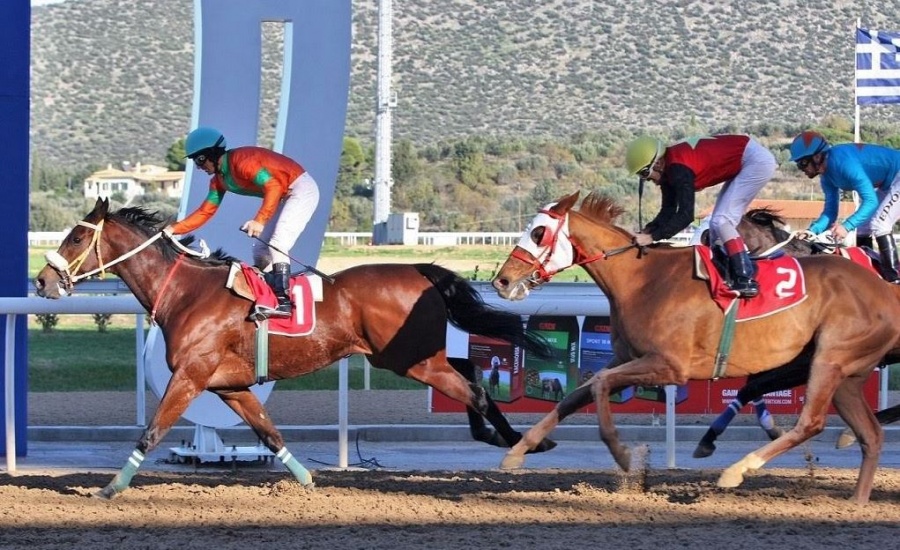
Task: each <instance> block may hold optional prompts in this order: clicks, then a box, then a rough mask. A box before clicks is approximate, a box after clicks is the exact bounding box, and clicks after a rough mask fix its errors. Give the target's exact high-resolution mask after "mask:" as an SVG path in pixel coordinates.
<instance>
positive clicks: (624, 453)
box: [613, 447, 631, 472]
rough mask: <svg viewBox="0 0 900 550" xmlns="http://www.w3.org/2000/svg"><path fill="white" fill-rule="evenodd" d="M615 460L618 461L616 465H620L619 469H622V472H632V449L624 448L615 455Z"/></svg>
mask: <svg viewBox="0 0 900 550" xmlns="http://www.w3.org/2000/svg"><path fill="white" fill-rule="evenodd" d="M613 458H615V459H616V464H618V465H619V468H622V471H624V472H627V471H629V470H631V449H629V448H628V447H622V448H621V449H620V450H619V452H617V453H615V454H614V455H613Z"/></svg>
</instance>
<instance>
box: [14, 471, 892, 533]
mask: <svg viewBox="0 0 900 550" xmlns="http://www.w3.org/2000/svg"><path fill="white" fill-rule="evenodd" d="M854 476H855V473H853V472H848V471H845V470H833V471H832V470H824V469H820V470H817V471H816V472H815V475H814V476H798V475H797V472H796V470H793V471H780V470H766V471H765V472H761V473H759V474H757V475H754V476H752V477H751V478H749V479H748V480H747V481H746V482H745V483H744V485H743V486H742V487H741V488H739V489H719V488H717V487H715V485H714V483H713V482H712V481H710V480H713V479H715V476H714V475H711V474H710V472H705V471H698V470H693V471H679V470H665V471H652V470H649V471H648V470H642V469H639V470H638V471H637V472H635V473H634V474H632V475H631V476H629V477H623V476H621V475H619V474H617V473H615V472H610V471H583V472H579V471H534V470H530V471H528V472H527V473H506V472H499V471H484V472H471V471H467V472H450V471H447V472H428V473H410V472H391V471H370V472H364V473H360V472H353V471H344V472H341V471H319V473H318V474H317V477H316V482H317V486H316V488H315V489H314V490H312V491H307V490H305V489H303V488H301V487H300V486H299V485H298V484H296V483H295V482H293V481H289V480H288V479H286V478H284V477H283V476H273V474H271V473H265V472H263V473H260V472H253V471H248V470H238V471H237V472H234V473H229V472H225V473H222V472H209V473H207V472H202V471H201V472H193V473H190V474H179V473H170V472H143V473H142V474H141V475H140V476H138V477H137V478H136V479H135V481H134V483H133V484H132V488H131V489H130V490H129V491H128V492H126V493H125V494H123V495H121V496H119V497H118V498H117V499H116V500H114V501H112V502H107V501H102V500H99V499H96V498H93V497H91V496H90V492H91V491H92V490H94V489H95V488H96V487H100V486H103V485H105V484H106V483H107V482H108V481H109V474H108V473H66V474H62V475H52V474H47V475H28V476H20V477H8V476H0V547H2V548H4V549H18V548H22V549H26V548H27V549H57V548H59V549H62V548H66V549H69V548H117V549H124V548H173V549H174V548H217V549H222V550H229V549H241V550H243V549H245V548H247V547H250V548H263V547H272V548H323V549H324V548H328V549H332V548H352V549H355V548H360V549H362V548H366V549H369V548H371V549H378V548H387V549H392V550H394V549H398V548H429V549H442V548H447V549H458V548H507V547H521V548H542V549H556V548H559V549H567V550H568V549H571V548H573V547H578V548H591V547H600V548H628V549H640V548H704V547H706V548H713V547H715V548H768V547H773V548H792V549H817V550H818V549H820V548H835V547H845V548H854V549H856V548H860V549H863V548H873V549H874V548H877V549H883V548H892V547H894V546H893V545H894V544H896V538H897V536H898V534H900V471H897V470H886V471H882V472H880V473H879V474H878V476H877V478H876V483H875V486H876V490H875V492H874V493H873V497H872V502H870V503H869V504H868V505H867V506H865V507H860V506H857V505H856V504H853V503H850V502H848V501H847V500H845V499H846V496H847V495H848V494H849V493H850V492H851V491H852V487H853V484H854Z"/></svg>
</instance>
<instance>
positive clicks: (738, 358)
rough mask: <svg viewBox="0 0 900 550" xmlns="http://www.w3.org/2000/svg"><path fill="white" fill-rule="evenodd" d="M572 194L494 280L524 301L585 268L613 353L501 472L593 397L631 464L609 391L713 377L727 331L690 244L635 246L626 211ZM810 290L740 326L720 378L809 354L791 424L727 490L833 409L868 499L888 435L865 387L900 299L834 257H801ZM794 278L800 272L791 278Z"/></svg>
mask: <svg viewBox="0 0 900 550" xmlns="http://www.w3.org/2000/svg"><path fill="white" fill-rule="evenodd" d="M578 195H579V194H578V193H577V192H576V193H574V194H572V195H569V196H567V197H565V198H563V199H561V200H560V201H559V202H557V203H554V204H552V205H550V206H548V207H547V208H545V209H544V210H542V211H541V212H540V213H539V214H538V216H536V217H535V218H534V220H533V221H532V222H531V225H530V226H529V228H528V229H527V230H526V232H525V234H524V235H523V236H522V239H521V240H520V241H519V244H518V246H516V248H515V249H514V250H513V251H512V253H511V255H510V257H509V258H508V259H507V260H506V262H505V263H504V264H503V266H502V267H501V268H500V271H499V273H498V274H497V275H496V277H495V278H494V281H493V285H494V288H495V289H496V290H497V292H498V294H499V295H500V296H501V297H503V298H506V299H510V300H521V299H524V298H525V297H526V296H527V295H528V293H529V291H530V290H531V289H532V288H535V287H537V286H539V285H541V284H543V283H544V282H546V281H548V280H549V279H550V278H551V277H552V276H553V275H554V274H555V273H557V272H558V271H560V270H563V269H566V268H568V267H570V266H572V265H576V264H577V265H581V266H582V268H584V269H585V270H586V271H587V272H588V274H589V275H590V276H591V278H592V279H593V280H594V281H595V282H596V283H597V285H599V286H600V289H601V290H602V291H603V292H604V293H605V294H606V296H607V298H608V299H609V302H610V309H611V318H612V331H611V335H612V344H613V354H614V357H613V359H612V361H611V363H610V364H609V367H612V368H605V369H603V370H601V371H600V372H599V373H598V374H596V375H595V376H594V377H593V378H592V379H591V381H590V382H589V383H587V384H585V385H582V386H580V387H579V388H577V389H576V390H575V391H574V392H572V393H570V394H569V395H568V396H567V397H566V398H565V399H563V401H561V402H560V403H559V404H558V405H557V406H556V408H555V409H554V410H553V411H552V412H550V413H549V414H548V415H547V416H545V417H544V418H543V419H542V420H541V421H540V422H539V423H538V424H536V425H535V426H534V427H532V428H531V430H529V431H528V432H527V433H526V434H525V437H523V438H522V440H521V441H520V442H519V443H517V444H516V445H514V446H513V448H512V449H510V451H509V452H508V453H507V455H506V457H505V459H504V461H503V463H502V467H504V468H515V467H520V466H521V465H522V464H523V463H524V453H525V451H527V450H528V449H529V448H530V447H531V446H532V445H536V444H538V443H539V442H540V441H541V440H542V439H543V435H544V434H547V433H549V432H550V431H551V430H552V429H553V427H555V426H556V425H557V424H558V423H559V421H560V420H561V419H562V418H564V417H565V416H567V415H569V414H571V413H572V412H574V411H576V410H577V409H579V408H581V407H582V406H584V405H586V404H588V403H590V401H591V398H592V395H593V399H594V401H595V403H596V406H597V418H598V421H599V425H600V438H601V440H602V441H603V442H604V443H606V445H607V447H608V448H609V450H610V452H611V454H612V456H613V458H614V459H615V460H616V462H617V464H618V465H619V466H620V467H621V468H623V469H625V470H627V469H628V468H629V466H630V461H631V456H630V451H629V449H628V448H627V447H625V446H624V445H623V444H622V443H621V442H620V441H619V435H618V432H617V430H616V427H615V424H614V423H613V420H612V414H611V411H610V405H609V394H610V392H611V391H615V390H617V389H619V388H624V387H627V386H631V385H636V384H640V385H664V384H684V383H686V382H687V381H688V380H691V379H695V380H705V379H709V378H711V377H712V376H713V365H714V359H715V356H716V352H717V347H718V341H719V337H720V335H721V334H722V330H723V326H724V315H723V314H722V311H721V309H720V308H719V306H717V305H716V304H715V303H714V302H713V301H712V300H711V299H710V291H709V289H708V288H707V283H706V282H705V281H701V280H699V279H697V278H695V277H694V276H693V252H692V250H691V249H690V248H673V247H667V246H661V247H650V248H648V249H646V250H641V249H636V247H635V245H633V244H632V234H631V233H629V232H628V231H626V230H624V229H621V228H619V227H616V226H615V225H613V221H614V220H615V218H616V216H618V215H619V214H620V213H621V208H619V207H617V206H616V205H615V204H614V203H613V202H612V201H611V200H609V199H607V198H604V197H602V196H600V195H597V194H595V193H591V194H590V195H588V196H587V197H586V198H585V200H584V202H583V204H582V205H581V208H580V209H579V210H573V206H574V205H575V203H576V201H577V200H578ZM798 261H799V262H800V264H801V266H802V268H803V271H804V273H805V277H806V288H807V292H808V297H807V299H806V300H805V301H803V302H801V303H800V304H798V305H796V306H794V307H792V308H789V309H787V310H785V311H782V312H781V313H779V314H777V315H773V316H768V317H763V318H759V319H755V320H752V321H746V322H742V323H738V324H737V327H736V328H735V331H734V342H733V345H732V348H731V354H730V356H729V363H728V369H727V371H726V374H725V376H729V377H737V376H746V375H748V374H752V373H754V372H760V371H764V370H768V369H772V368H775V367H777V366H779V365H783V364H785V363H787V362H789V361H791V360H792V359H794V358H795V357H797V356H798V355H800V354H801V353H803V352H804V350H810V351H811V352H812V362H811V365H810V375H809V381H808V384H807V400H806V403H805V405H804V408H803V411H802V412H801V414H800V418H799V420H798V421H797V424H796V426H794V428H793V429H791V430H790V431H788V432H786V433H785V434H784V435H783V436H781V437H779V438H778V439H776V440H775V441H772V442H770V443H768V444H767V445H765V446H763V447H762V448H760V449H758V450H756V451H754V452H752V453H750V454H748V455H747V456H745V457H744V458H742V459H741V460H740V461H738V462H736V463H735V464H733V465H732V466H730V467H728V468H727V469H725V471H724V472H723V473H722V474H721V477H720V478H719V485H720V486H722V487H735V486H737V485H739V484H740V483H741V482H742V481H743V476H744V473H746V472H747V471H749V470H755V469H758V468H760V467H762V466H763V465H764V464H765V463H767V462H768V461H769V460H771V459H772V458H774V457H776V456H778V455H780V454H781V453H783V452H785V451H787V450H788V449H791V448H793V447H795V446H797V445H798V444H800V443H802V442H803V441H806V440H807V439H809V438H810V437H812V436H813V435H815V434H817V433H819V432H821V431H822V430H823V429H824V427H825V420H826V413H827V410H828V404H829V402H831V401H832V400H833V403H834V405H835V407H836V408H837V410H838V412H839V413H840V414H841V416H842V417H843V418H844V420H845V421H846V422H847V424H848V425H849V426H850V427H852V428H853V431H854V432H855V433H856V434H857V437H858V438H859V440H860V443H861V448H862V455H863V459H862V464H861V466H860V471H859V477H858V480H857V484H856V488H855V490H854V493H853V498H854V499H855V500H856V501H857V502H860V503H863V502H866V501H868V499H869V495H870V494H871V490H872V482H873V479H874V475H875V470H876V468H877V465H878V459H879V454H880V452H881V447H882V442H883V437H884V436H883V433H882V431H881V427H880V426H879V425H878V423H877V422H876V421H875V417H874V415H873V414H872V411H871V410H870V409H869V407H868V406H867V404H866V402H865V399H864V397H863V394H862V385H863V383H864V382H865V380H866V378H867V377H868V375H869V374H870V373H871V372H872V370H873V369H874V367H875V365H876V363H877V362H878V361H879V359H881V358H882V357H883V356H884V355H885V354H887V353H888V352H889V351H891V350H896V349H900V327H898V323H896V320H897V319H900V301H898V300H894V299H887V300H886V299H885V297H884V293H883V292H880V290H879V289H880V288H881V286H880V285H881V283H880V282H879V281H878V278H877V277H876V276H875V275H873V274H872V273H870V272H868V271H867V270H866V269H864V268H862V267H860V266H858V265H856V264H854V263H852V262H848V261H845V260H843V259H840V258H836V257H830V256H813V257H807V258H801V259H799V260H798ZM793 275H796V274H793Z"/></svg>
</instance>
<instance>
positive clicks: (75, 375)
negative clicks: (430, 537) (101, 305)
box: [28, 315, 425, 392]
mask: <svg viewBox="0 0 900 550" xmlns="http://www.w3.org/2000/svg"><path fill="white" fill-rule="evenodd" d="M60 317H61V322H60V327H59V328H57V329H55V330H54V331H52V332H43V331H42V330H41V329H40V328H36V323H35V322H34V321H33V320H32V321H31V323H30V325H31V326H30V327H29V330H28V385H29V391H33V392H51V391H52V392H68V391H134V388H135V385H136V379H135V336H134V326H133V324H131V323H132V321H131V319H132V317H131V316H125V315H121V316H116V315H114V316H113V323H114V326H112V327H110V328H109V329H108V330H107V332H105V333H101V332H99V331H98V330H97V329H96V327H94V326H92V320H91V319H90V316H79V315H67V316H60ZM126 319H128V320H126ZM119 324H120V325H121V326H115V325H119ZM87 350H90V351H89V352H88V351H87ZM349 366H350V369H349V385H350V389H363V388H364V379H363V378H364V371H365V369H364V362H363V357H361V356H353V357H351V358H350V365H349ZM369 372H370V387H371V388H373V389H379V390H415V389H422V388H424V387H425V386H423V385H422V384H420V383H419V382H416V381H415V380H410V379H407V378H402V377H400V376H397V375H396V374H394V373H392V372H388V371H385V370H381V369H376V368H370V369H369ZM337 387H338V366H337V364H334V365H330V366H328V367H326V368H324V369H322V370H320V371H318V372H314V373H312V374H308V375H306V376H301V377H299V378H294V379H291V380H282V381H280V382H278V384H276V385H275V389H276V390H336V389H337Z"/></svg>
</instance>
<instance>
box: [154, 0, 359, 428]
mask: <svg viewBox="0 0 900 550" xmlns="http://www.w3.org/2000/svg"><path fill="white" fill-rule="evenodd" d="M351 20H352V11H351V0H254V1H252V2H248V1H246V0H194V33H195V38H194V47H195V50H194V102H193V113H192V116H191V128H184V129H183V131H184V133H185V134H187V133H188V131H189V130H191V129H192V128H196V127H198V126H212V127H214V128H216V129H218V130H219V131H221V132H222V133H223V134H225V137H226V138H227V139H228V147H229V148H234V147H238V146H241V145H257V143H256V137H257V135H258V133H259V132H258V130H259V120H260V113H259V106H260V95H261V90H262V23H264V22H276V23H282V24H283V25H284V27H283V28H284V58H283V61H282V75H281V94H280V97H279V101H278V119H277V126H276V128H275V143H274V149H275V150H276V151H280V152H283V153H284V154H286V155H288V156H289V157H291V158H293V159H295V160H296V161H297V162H299V163H300V164H302V165H303V167H304V168H305V169H306V170H307V171H308V172H309V173H310V174H311V175H312V177H313V178H315V180H316V183H317V184H318V185H319V206H318V208H317V209H316V212H315V213H314V214H313V217H312V219H311V220H310V222H309V224H307V226H306V229H305V230H304V231H303V234H302V235H301V236H300V239H299V240H298V241H297V243H296V244H295V245H294V247H293V249H291V250H290V251H286V252H290V255H291V256H292V257H293V258H296V259H297V260H299V261H301V262H303V263H305V264H308V265H312V266H314V265H316V262H317V260H318V258H319V251H320V249H321V247H322V240H323V239H324V237H325V228H326V226H327V224H328V217H329V215H330V213H331V202H332V200H333V198H334V188H335V183H336V181H337V173H338V167H339V166H340V161H341V151H342V149H343V143H344V121H345V118H346V114H347V96H348V94H349V91H350V40H351V22H352V21H351ZM259 145H265V144H259ZM186 170H187V178H186V180H185V192H184V195H182V198H181V206H180V209H179V219H181V218H183V217H184V215H185V214H186V213H187V212H190V211H193V210H194V209H195V208H197V206H198V205H199V204H200V203H201V202H202V201H203V199H204V197H206V194H207V192H208V189H209V176H208V175H206V174H205V173H204V172H202V171H200V170H198V169H196V167H195V166H193V163H188V166H187V167H186ZM259 206H260V203H259V201H258V200H254V199H247V198H246V197H240V196H237V195H234V194H231V193H229V194H228V195H226V196H225V199H224V200H223V201H222V206H221V207H220V209H219V211H218V212H217V213H216V215H215V216H214V217H213V218H212V219H211V220H210V221H209V222H208V223H206V224H205V225H204V226H203V227H201V228H199V229H198V230H196V231H194V232H193V234H194V235H197V236H198V237H200V238H203V239H205V240H206V241H207V242H208V243H209V245H210V247H211V248H214V249H215V248H222V249H223V250H225V251H226V252H228V253H229V254H230V255H232V256H236V257H239V258H242V259H244V260H245V261H247V262H252V254H251V245H252V242H253V241H252V240H251V239H250V238H248V237H247V235H245V234H244V233H242V232H241V231H240V229H239V228H240V226H241V224H243V223H244V222H245V221H247V220H249V219H251V218H253V216H254V215H255V214H256V211H257V210H258V209H259ZM293 268H294V269H295V270H299V269H300V268H299V266H296V265H294V266H293ZM158 332H159V329H158V327H154V328H153V329H152V330H151V332H150V334H149V335H148V341H147V342H148V345H147V354H145V356H144V359H145V361H146V364H147V378H148V381H149V385H150V387H151V389H152V390H153V391H154V392H155V393H156V394H157V395H162V393H163V391H164V390H165V386H166V384H168V381H169V379H170V378H171V373H170V372H169V369H168V366H167V365H166V362H165V343H164V341H163V338H161V337H159V334H158ZM273 384H274V383H272V384H264V385H262V386H254V388H253V391H254V393H256V396H257V397H258V398H259V399H260V400H261V401H263V402H265V400H266V398H267V397H268V395H269V393H270V392H271V391H272V386H273ZM182 417H183V418H185V419H186V420H189V421H191V422H194V423H195V424H198V425H200V426H206V427H210V428H222V427H228V426H233V425H235V424H237V423H239V422H241V420H240V418H239V417H238V416H237V415H236V414H235V413H234V412H233V411H232V410H231V409H229V408H228V407H227V406H225V404H223V403H222V402H221V400H220V399H219V398H218V397H216V396H215V395H213V394H212V393H210V392H203V393H202V394H200V395H199V396H198V397H197V399H195V400H194V401H193V402H192V403H191V405H190V406H189V407H188V409H187V410H186V411H185V412H184V414H183V415H182Z"/></svg>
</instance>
